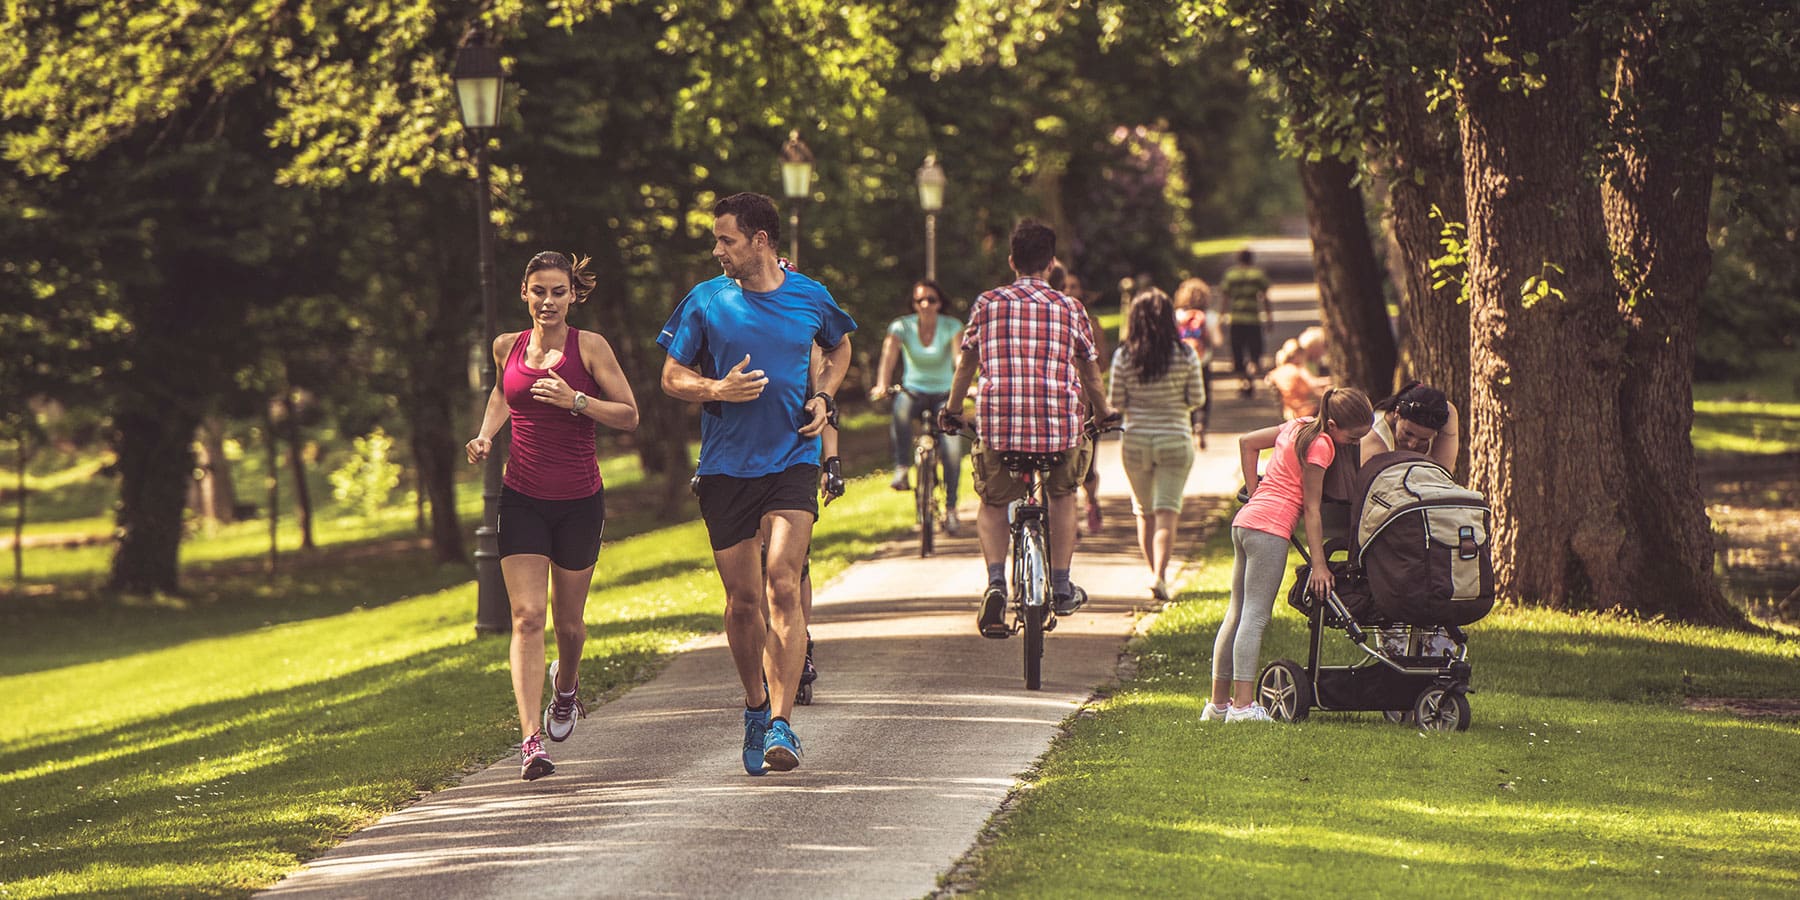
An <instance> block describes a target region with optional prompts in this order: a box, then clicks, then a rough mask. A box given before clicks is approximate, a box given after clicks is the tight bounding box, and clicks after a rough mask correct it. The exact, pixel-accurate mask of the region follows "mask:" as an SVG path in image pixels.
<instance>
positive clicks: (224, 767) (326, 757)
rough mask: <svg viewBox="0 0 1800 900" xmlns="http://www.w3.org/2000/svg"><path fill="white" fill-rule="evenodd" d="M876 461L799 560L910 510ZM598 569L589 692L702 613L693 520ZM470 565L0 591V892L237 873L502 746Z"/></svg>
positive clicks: (12, 894) (60, 892)
mask: <svg viewBox="0 0 1800 900" xmlns="http://www.w3.org/2000/svg"><path fill="white" fill-rule="evenodd" d="M884 482H885V478H884V477H883V476H880V475H875V476H871V477H867V478H863V479H860V480H859V481H858V482H857V483H855V484H854V485H853V487H852V490H851V492H850V493H849V494H848V495H847V496H846V497H845V498H844V499H842V500H840V501H838V502H837V503H834V504H833V505H832V507H831V508H830V509H829V510H827V511H826V512H825V514H824V517H823V518H822V519H821V522H820V526H819V529H818V531H817V538H816V539H815V541H814V544H813V557H812V559H813V573H814V577H815V578H816V579H819V580H820V581H821V582H822V581H824V580H826V579H829V578H831V577H832V576H833V575H834V574H836V573H837V572H839V571H841V570H842V569H843V568H844V567H845V566H847V565H848V564H849V563H850V562H851V561H853V560H856V559H859V558H862V557H864V556H866V555H868V554H869V553H870V552H871V551H872V550H873V548H874V547H875V546H876V545H877V544H878V543H879V542H881V541H883V540H886V539H889V538H892V537H897V536H900V535H902V534H904V533H905V532H907V531H909V530H910V529H911V520H910V515H909V512H908V502H907V501H908V498H907V496H906V495H903V494H897V493H895V492H893V491H889V490H887V489H886V485H885V483H884ZM610 534H611V531H610V529H609V535H610ZM601 569H602V572H603V574H602V575H601V576H600V577H599V578H598V579H597V581H596V584H595V587H594V591H593V594H592V595H591V600H590V602H589V604H588V613H587V622H588V628H589V635H590V636H589V641H588V645H587V650H586V652H585V653H584V655H583V659H584V663H583V666H582V686H583V689H584V691H586V692H591V693H594V694H606V693H609V692H611V691H614V690H617V689H619V688H621V687H624V686H627V685H629V684H632V683H636V682H638V681H641V680H643V679H644V678H646V677H648V675H649V674H651V673H652V672H654V670H655V668H656V667H657V664H658V662H659V661H660V660H661V659H663V658H664V657H665V656H666V654H668V653H669V652H670V651H671V650H673V649H675V648H676V647H678V646H679V645H680V644H682V643H683V642H684V641H686V640H688V639H690V638H692V637H694V636H696V635H699V634H703V633H708V632H713V631H717V630H718V628H719V627H720V621H721V620H720V611H721V609H722V602H723V601H722V597H721V594H720V590H719V586H718V582H717V577H716V576H715V575H714V574H713V571H712V568H711V554H710V551H709V550H708V548H707V543H706V540H705V535H704V527H703V526H702V525H701V524H700V523H698V522H690V523H687V524H682V525H676V526H673V527H665V528H659V529H656V530H653V531H648V532H646V533H643V534H640V535H638V536H636V537H632V538H629V539H626V540H622V541H613V542H609V543H608V544H607V546H606V548H605V550H604V551H603V552H602V556H601ZM469 577H470V572H469V569H468V567H467V566H464V565H453V566H445V567H438V566H434V565H433V564H432V563H431V562H430V561H429V559H428V557H426V556H425V555H424V554H423V553H410V554H403V555H400V556H382V557H376V558H368V559H362V560H360V561H359V560H356V559H354V558H352V559H350V560H349V561H339V562H332V563H330V564H328V565H314V566H313V567H311V568H308V569H305V570H302V571H298V572H294V573H292V577H287V578H282V579H279V580H278V581H277V582H276V583H275V585H273V586H271V585H269V584H268V583H266V581H265V580H264V579H263V578H262V577H261V576H248V575H246V576H235V577H233V576H223V577H219V578H216V579H213V580H210V581H207V582H206V583H205V584H204V585H203V586H202V587H201V588H199V589H197V590H196V591H195V592H193V594H192V595H190V596H186V597H183V598H181V599H180V600H172V599H162V600H157V601H146V602H145V603H143V604H141V605H135V606H134V605H124V604H120V603H117V602H110V601H104V600H101V599H97V598H96V599H93V600H92V602H87V603H81V602H76V603H56V604H39V605H28V606H26V607H24V608H22V609H19V608H15V609H11V610H8V611H5V612H0V698H3V699H0V796H3V797H4V798H5V799H4V803H3V806H0V897H8V898H17V897H52V896H70V895H88V896H93V895H96V894H102V893H108V894H120V895H130V896H138V895H166V896H212V895H236V894H241V893H244V892H246V891H248V890H250V889H253V888H256V887H259V886H264V885H267V884H269V883H271V882H273V881H274V880H276V879H278V878H280V877H281V876H282V875H283V874H285V873H287V872H288V871H290V870H292V869H293V868H294V867H295V866H296V865H298V864H299V863H300V862H301V861H303V860H305V859H306V858H308V857H310V856H312V855H314V854H316V853H318V852H319V851H321V850H323V849H324V848H326V847H329V846H330V845H332V844H333V843H335V842H336V841H338V840H339V839H341V838H342V837H343V836H344V835H346V834H348V833H349V832H351V831H352V830H354V829H356V828H357V827H360V826H362V825H365V824H368V823H369V822H370V821H372V820H374V819H375V818H377V817H379V816H380V815H382V814H383V813H385V812H387V811H390V810H392V809H394V808H396V807H398V806H400V805H402V804H404V803H406V802H407V801H409V800H411V799H412V798H413V797H415V796H416V795H417V793H418V792H419V791H422V790H428V789H431V788H433V787H437V786H441V785H444V784H446V783H449V782H450V781H452V780H453V779H455V778H456V777H457V776H458V775H459V774H460V773H462V772H464V771H466V770H468V769H469V768H471V767H473V766H480V765H484V764H487V763H490V762H492V761H494V760H496V759H499V758H501V757H503V756H504V755H506V754H507V753H508V748H509V747H510V746H511V745H512V744H513V743H514V742H515V741H516V740H517V735H516V729H517V720H516V717H515V712H514V708H513V702H512V691H511V688H510V686H509V682H508V680H507V675H506V671H507V668H506V644H505V642H504V641H503V640H501V639H497V638H478V637H476V636H475V634H474V632H473V628H472V622H473V617H474V610H475V588H474V585H473V584H472V583H471V582H470V581H469Z"/></svg>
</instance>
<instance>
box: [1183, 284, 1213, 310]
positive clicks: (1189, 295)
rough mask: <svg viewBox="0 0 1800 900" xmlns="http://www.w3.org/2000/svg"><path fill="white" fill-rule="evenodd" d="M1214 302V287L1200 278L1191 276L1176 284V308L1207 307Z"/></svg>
mask: <svg viewBox="0 0 1800 900" xmlns="http://www.w3.org/2000/svg"><path fill="white" fill-rule="evenodd" d="M1211 303H1212V288H1210V287H1207V285H1206V282H1205V281H1202V280H1200V279H1198V278H1189V279H1187V280H1185V281H1183V282H1182V283H1181V284H1178V285H1176V286H1175V308H1176V309H1205V308H1206V307H1207V306H1208V305H1210V304H1211Z"/></svg>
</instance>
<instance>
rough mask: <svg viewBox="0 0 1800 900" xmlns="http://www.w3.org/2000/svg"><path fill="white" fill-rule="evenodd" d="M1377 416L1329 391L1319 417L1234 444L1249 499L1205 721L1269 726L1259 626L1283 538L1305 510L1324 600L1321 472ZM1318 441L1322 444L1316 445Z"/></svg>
mask: <svg viewBox="0 0 1800 900" xmlns="http://www.w3.org/2000/svg"><path fill="white" fill-rule="evenodd" d="M1374 415H1375V411H1374V409H1373V408H1372V407H1371V406H1370V405H1369V398H1368V396H1367V395H1365V394H1364V393H1363V392H1362V391H1359V390H1357V389H1355V388H1330V389H1327V390H1326V391H1325V396H1324V397H1322V398H1321V399H1320V400H1319V414H1318V415H1317V416H1307V417H1305V418H1299V419H1294V420H1293V421H1291V422H1287V423H1284V424H1281V425H1273V426H1270V427H1268V428H1264V429H1262V430H1260V431H1252V432H1250V433H1249V434H1246V435H1244V436H1243V437H1241V438H1239V439H1238V455H1239V457H1240V458H1241V460H1242V463H1243V467H1244V485H1245V487H1246V488H1247V489H1248V491H1249V496H1250V499H1249V501H1248V502H1246V503H1245V504H1244V508H1243V509H1240V510H1238V514H1237V517H1236V518H1235V519H1233V520H1232V522H1231V545H1232V551H1233V559H1232V565H1231V606H1230V607H1229V608H1228V609H1227V610H1226V611H1225V621H1224V622H1223V623H1221V624H1220V625H1219V636H1218V637H1217V638H1215V639H1214V640H1213V687H1212V700H1211V701H1210V702H1208V703H1207V704H1206V710H1205V711H1204V712H1202V713H1201V714H1200V718H1201V719H1203V720H1213V719H1224V720H1225V721H1227V722H1245V721H1249V722H1268V721H1273V720H1272V719H1270V717H1269V713H1268V711H1267V710H1265V709H1263V708H1262V707H1260V706H1257V705H1256V703H1255V701H1254V699H1253V698H1254V697H1255V690H1256V675H1257V671H1258V669H1257V657H1258V656H1259V655H1260V654H1261V652H1262V635H1263V629H1264V628H1265V627H1267V626H1268V624H1269V616H1270V614H1271V613H1272V612H1273V611H1274V609H1275V593H1276V592H1277V591H1278V590H1280V589H1281V579H1282V576H1283V575H1284V574H1285V573H1286V571H1287V552H1288V539H1289V538H1290V537H1292V536H1293V534H1294V525H1295V523H1296V522H1297V521H1298V520H1299V519H1300V515H1301V511H1302V509H1303V508H1304V510H1305V515H1306V542H1307V546H1308V548H1309V550H1310V552H1311V556H1312V559H1313V560H1314V562H1315V563H1316V564H1315V565H1314V566H1313V567H1312V575H1311V577H1310V579H1309V580H1308V583H1307V589H1308V590H1309V591H1311V592H1312V593H1313V594H1314V595H1315V596H1319V597H1323V596H1325V595H1326V594H1327V593H1328V592H1329V591H1330V590H1331V585H1332V578H1331V567H1330V566H1328V565H1325V564H1324V561H1325V559H1326V556H1325V535H1324V529H1323V526H1322V525H1321V516H1320V513H1319V502H1320V498H1321V497H1322V496H1323V495H1324V492H1325V470H1326V469H1329V468H1331V463H1332V461H1333V460H1334V459H1336V458H1337V453H1338V449H1339V447H1340V446H1343V447H1345V448H1354V447H1355V446H1356V443H1357V442H1358V441H1360V440H1362V439H1363V436H1364V435H1366V434H1368V432H1369V427H1370V426H1369V423H1370V420H1371V419H1372V418H1373V417H1374ZM1321 438H1323V439H1324V440H1321ZM1269 449H1273V450H1274V451H1275V452H1274V453H1273V454H1272V455H1271V456H1270V457H1269V467H1268V470H1267V471H1266V472H1265V473H1263V475H1262V476H1261V477H1260V478H1259V477H1258V476H1257V465H1256V464H1257V459H1258V457H1259V456H1261V454H1262V451H1264V450H1269Z"/></svg>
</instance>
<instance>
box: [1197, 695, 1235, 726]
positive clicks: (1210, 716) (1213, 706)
mask: <svg viewBox="0 0 1800 900" xmlns="http://www.w3.org/2000/svg"><path fill="white" fill-rule="evenodd" d="M1230 711H1231V704H1229V703H1214V702H1212V701H1211V700H1208V701H1206V708H1205V709H1202V710H1200V721H1202V722H1218V721H1222V720H1224V718H1225V714H1226V713H1228V712H1230Z"/></svg>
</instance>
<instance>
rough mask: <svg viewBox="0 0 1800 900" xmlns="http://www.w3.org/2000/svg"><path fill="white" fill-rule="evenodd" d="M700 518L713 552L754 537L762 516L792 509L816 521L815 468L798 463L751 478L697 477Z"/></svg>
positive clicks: (817, 491)
mask: <svg viewBox="0 0 1800 900" xmlns="http://www.w3.org/2000/svg"><path fill="white" fill-rule="evenodd" d="M699 493H700V518H702V519H705V520H706V536H707V538H708V539H709V540H710V541H711V542H712V548H713V551H714V552H717V551H720V550H725V549H728V548H730V547H735V546H737V545H738V544H741V543H743V542H744V541H747V540H750V539H752V538H754V537H756V532H757V531H758V530H759V529H760V528H761V527H762V518H763V516H764V515H766V514H768V513H771V512H774V511H776V510H781V509H794V510H800V511H802V512H806V513H809V514H811V515H812V517H813V519H814V520H817V519H818V518H819V467H818V466H816V465H814V464H812V463H800V464H798V465H795V466H790V467H788V469H787V470H785V471H782V472H776V473H774V474H771V475H759V476H757V477H755V478H737V477H734V476H731V475H702V476H700V485H699Z"/></svg>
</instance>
